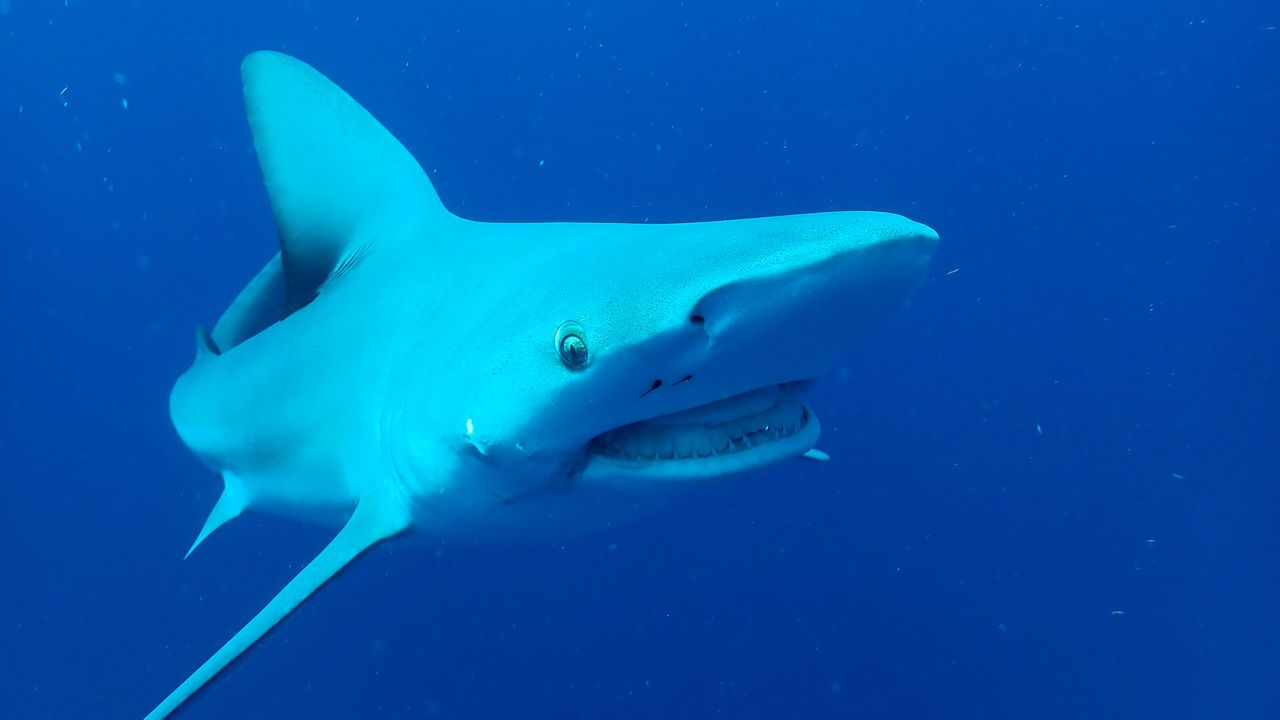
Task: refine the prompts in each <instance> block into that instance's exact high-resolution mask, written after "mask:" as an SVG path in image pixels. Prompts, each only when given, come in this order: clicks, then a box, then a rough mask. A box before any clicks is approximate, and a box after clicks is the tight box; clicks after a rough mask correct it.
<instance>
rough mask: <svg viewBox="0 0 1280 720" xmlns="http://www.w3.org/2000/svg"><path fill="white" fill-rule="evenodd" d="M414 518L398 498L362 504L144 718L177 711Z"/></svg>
mask: <svg viewBox="0 0 1280 720" xmlns="http://www.w3.org/2000/svg"><path fill="white" fill-rule="evenodd" d="M410 522H411V516H410V513H409V511H408V509H407V508H405V507H404V505H403V504H401V503H400V501H399V500H398V499H394V500H388V501H379V499H378V498H370V499H366V500H363V501H361V503H360V504H359V505H358V506H357V507H356V510H355V512H354V513H352V515H351V519H350V520H348V521H347V524H346V526H344V527H343V528H342V530H341V531H339V532H338V534H337V536H336V537H334V538H333V540H332V541H331V542H330V543H329V544H328V546H326V547H325V549H324V550H321V551H320V554H319V555H317V556H316V557H315V558H314V559H313V560H312V561H311V562H310V563H308V564H307V566H306V567H304V568H303V569H302V571H301V572H299V573H298V574H297V576H295V577H294V578H293V580H290V581H289V584H288V585H285V586H284V589H283V590H281V591H280V592H279V593H277V594H276V596H275V597H274V598H272V599H271V602H269V603H267V606H266V607H264V608H262V610H261V611H259V612H258V614H257V615H255V616H254V618H253V619H252V620H250V621H249V623H248V624H247V625H245V626H244V627H242V628H240V631H239V632H237V633H236V634H235V635H233V636H232V637H231V639H230V640H228V641H227V643H226V644H225V645H223V646H222V648H221V649H219V650H218V652H216V653H214V654H213V657H210V658H209V659H208V660H206V661H205V663H204V664H203V665H201V666H200V667H199V669H197V670H196V671H195V672H193V673H191V677H188V678H187V679H186V680H185V681H184V682H183V683H182V684H181V685H179V686H178V687H177V689H175V690H174V691H173V692H171V693H169V696H168V697H166V698H165V699H164V701H163V702H161V703H160V704H159V705H157V706H156V709H155V710H152V711H151V712H150V713H149V714H148V715H147V717H146V720H161V718H165V717H168V716H169V714H170V713H172V712H173V711H174V710H176V709H177V708H178V706H179V705H181V704H182V703H183V702H185V701H186V700H187V699H188V698H190V697H191V696H192V695H194V694H195V693H196V691H198V690H199V689H200V688H202V687H204V685H205V684H206V683H208V682H209V681H210V680H212V679H213V678H214V676H216V675H217V674H218V673H219V672H221V671H222V670H223V669H224V668H226V667H227V666H228V665H230V664H231V662H232V661H234V660H235V659H236V658H237V657H239V656H240V654H241V653H243V652H244V651H245V650H248V649H249V648H250V647H251V646H252V645H253V644H254V643H256V642H257V641H258V640H260V639H262V637H263V636H264V635H266V634H267V633H268V632H270V631H271V629H272V628H273V627H275V626H276V624H277V623H279V622H280V621H281V620H283V619H284V618H285V617H287V616H288V615H289V613H291V612H293V611H294V609H295V608H297V607H298V605H300V604H302V601H304V600H306V599H307V598H308V597H310V596H311V593H313V592H315V591H316V590H317V589H319V588H320V586H321V585H324V584H325V583H326V582H328V581H329V579H330V578H332V577H333V576H334V575H337V574H338V572H339V571H341V570H342V568H344V567H346V565H347V564H348V563H350V562H351V561H352V560H354V559H355V558H356V557H357V556H358V555H360V553H362V552H364V551H365V550H368V549H369V548H370V547H372V546H374V545H376V544H377V543H379V542H381V541H382V540H385V539H387V538H389V537H392V536H393V535H397V534H399V533H401V532H403V531H405V530H406V529H408V528H409V526H410Z"/></svg>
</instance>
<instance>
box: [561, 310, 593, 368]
mask: <svg viewBox="0 0 1280 720" xmlns="http://www.w3.org/2000/svg"><path fill="white" fill-rule="evenodd" d="M556 352H558V353H560V362H562V363H564V365H565V367H567V368H569V369H570V370H577V369H579V368H583V367H586V365H587V331H586V330H585V329H584V328H583V327H582V325H581V324H580V323H576V322H574V321H573V320H568V321H566V322H563V323H561V324H560V328H559V329H558V330H556Z"/></svg>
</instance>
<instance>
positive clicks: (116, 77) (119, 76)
mask: <svg viewBox="0 0 1280 720" xmlns="http://www.w3.org/2000/svg"><path fill="white" fill-rule="evenodd" d="M0 2H3V0H0ZM111 80H112V82H114V83H115V84H117V85H128V84H129V76H128V75H125V74H124V73H122V72H113V73H111Z"/></svg>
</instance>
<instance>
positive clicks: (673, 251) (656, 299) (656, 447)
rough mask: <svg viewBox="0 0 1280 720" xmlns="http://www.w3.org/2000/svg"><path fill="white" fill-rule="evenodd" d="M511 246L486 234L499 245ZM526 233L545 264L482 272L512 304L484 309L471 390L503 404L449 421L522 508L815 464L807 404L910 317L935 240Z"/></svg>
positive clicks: (907, 229) (834, 233) (814, 224)
mask: <svg viewBox="0 0 1280 720" xmlns="http://www.w3.org/2000/svg"><path fill="white" fill-rule="evenodd" d="M478 225H483V224H478ZM503 231H504V228H503V226H493V225H488V226H484V228H483V229H478V230H477V231H476V232H477V233H479V234H480V235H483V236H486V237H488V238H490V242H493V243H496V244H497V245H498V246H499V247H501V246H502V243H503V238H502V236H503ZM519 232H520V234H521V237H520V240H519V242H518V245H519V246H520V247H523V248H526V249H527V248H531V247H543V248H545V252H543V253H532V252H527V251H526V252H524V253H519V252H514V251H513V252H512V253H504V252H495V253H492V254H487V255H486V256H485V263H486V266H487V267H488V268H489V270H490V273H491V275H490V277H493V276H494V275H495V274H496V275H500V276H505V277H506V280H505V284H506V286H507V287H509V288H516V292H515V293H510V292H503V291H502V290H501V289H500V288H498V287H497V286H496V285H495V286H494V287H487V288H485V289H484V290H483V291H481V292H478V293H477V297H476V298H475V299H474V300H473V301H472V303H471V308H470V309H471V311H472V312H473V313H475V314H477V315H479V316H481V317H484V318H486V321H485V323H486V324H487V325H489V326H490V329H489V330H488V331H480V334H479V337H481V338H485V336H488V335H489V333H492V335H491V337H492V338H493V339H492V340H491V341H490V340H488V339H483V340H481V341H480V344H479V347H482V348H486V349H484V350H483V351H481V352H479V353H478V355H480V357H475V356H472V357H471V358H470V362H471V364H472V366H473V370H474V371H476V374H475V379H474V380H473V381H472V383H474V384H470V383H469V384H470V385H471V387H472V388H475V387H479V386H480V380H481V378H485V380H484V382H485V383H486V385H485V386H486V387H488V388H490V389H492V390H493V391H492V392H482V393H476V392H471V393H468V394H465V395H464V396H461V397H459V403H458V407H459V411H458V412H457V413H456V414H455V415H454V418H455V419H456V422H455V424H454V427H462V428H464V430H463V432H464V434H465V437H466V442H467V444H469V445H470V446H471V448H472V449H473V450H474V451H475V452H476V454H477V456H478V457H481V458H483V459H484V461H485V464H486V465H487V466H489V468H490V469H491V470H493V471H495V472H497V473H498V474H499V475H506V478H504V480H503V482H502V484H503V485H504V487H505V488H506V489H505V490H504V491H503V492H512V493H519V492H520V491H521V489H522V488H528V487H530V483H533V484H534V485H536V484H537V483H540V482H543V481H545V480H547V479H552V480H555V479H558V478H560V477H568V478H572V479H573V480H576V481H578V482H581V483H591V482H599V481H605V482H610V483H613V484H618V483H631V484H634V485H635V486H637V487H642V486H644V484H646V483H652V482H665V483H672V482H687V481H696V480H703V479H710V478H718V477H723V476H726V475H733V474H738V473H743V472H747V471H751V470H755V469H758V468H762V467H765V466H767V465H771V464H774V463H777V462H780V461H783V460H787V459H791V458H796V457H799V456H801V455H804V454H805V453H806V452H808V451H810V450H812V449H813V448H814V445H815V444H816V442H817V440H818V433H819V424H818V421H817V417H816V415H815V413H814V411H813V409H812V408H810V407H809V405H807V404H806V402H805V399H804V395H805V392H806V391H807V390H808V389H809V387H810V385H811V383H812V382H813V381H814V380H815V379H816V378H819V377H820V376H822V375H823V374H824V373H825V372H827V371H828V370H829V369H830V368H831V367H832V365H833V364H834V363H835V362H836V361H837V359H838V358H839V357H840V356H841V355H842V354H844V353H847V352H848V351H849V350H850V348H851V347H853V345H854V343H855V341H856V340H857V339H858V338H859V337H860V336H861V335H862V334H864V333H865V332H866V331H867V330H868V328H870V327H871V326H872V325H873V324H874V323H875V322H876V321H878V320H880V319H882V318H883V317H884V316H886V315H887V314H889V313H890V312H891V311H892V310H893V309H894V308H896V307H898V306H899V305H901V304H902V302H903V300H904V299H905V298H906V297H907V295H908V294H909V292H910V291H911V290H912V288H914V287H915V286H916V285H917V284H918V283H919V282H920V280H921V278H923V276H924V274H925V272H926V269H927V266H928V264H929V260H930V258H931V256H932V254H933V250H934V248H935V246H936V244H937V240H938V236H937V234H936V233H934V231H933V230H931V229H930V228H928V227H926V226H924V225H921V224H919V223H916V222H913V221H911V220H908V219H906V218H903V217H900V216H897V215H892V214H886V213H875V212H834V213H820V214H811V215H793V216H785V217H770V218H758V219H747V220H735V221H728V222H708V223H692V224H679V225H629V226H628V225H603V224H547V225H540V226H523V227H521V228H520V230H519ZM530 233H532V236H531V235H530ZM506 256H509V257H512V258H514V259H515V262H514V263H512V264H511V265H509V266H508V265H506V264H505V261H504V260H503V257H506ZM503 268H506V269H505V270H504V269H503ZM512 276H519V279H518V280H517V281H515V282H511V278H512ZM514 310H518V312H513V311H514ZM462 409H465V411H463V410H462ZM463 415H465V416H466V417H465V419H463V418H462V416H463ZM451 422H454V421H451ZM508 480H509V481H510V484H508V483H507V482H506V481H508Z"/></svg>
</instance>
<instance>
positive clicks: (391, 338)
mask: <svg viewBox="0 0 1280 720" xmlns="http://www.w3.org/2000/svg"><path fill="white" fill-rule="evenodd" d="M242 74H243V79H244V85H245V102H246V106H247V110H248V117H249V123H250V126H251V129H252V132H253V137H254V144H255V147H256V149H257V152H258V156H259V159H260V161H261V164H262V169H263V176H264V180H265V182H266V186H267V189H268V192H269V194H270V197H271V202H272V206H273V210H274V212H275V215H276V220H277V224H278V229H279V234H280V244H281V251H280V254H279V255H277V256H276V257H275V258H274V259H272V260H271V261H270V262H269V263H268V264H267V265H266V267H265V268H263V270H262V271H261V272H260V273H259V274H258V275H257V277H255V278H254V279H253V280H252V281H251V282H250V283H249V285H248V286H247V287H246V288H245V289H244V291H242V292H241V294H240V295H239V297H237V298H236V299H235V301H234V302H233V303H232V304H231V306H230V307H229V308H228V309H227V311H226V312H225V313H224V314H223V316H222V318H221V319H220V320H219V321H218V323H217V324H216V325H215V327H214V329H213V330H212V331H211V332H207V333H206V332H200V333H199V334H198V338H197V346H198V347H197V357H196V361H195V363H194V364H193V365H192V367H191V368H190V369H189V370H188V371H187V372H186V373H185V374H183V375H182V377H181V378H180V379H179V380H178V382H177V384H176V385H175V387H174V389H173V394H172V397H171V402H170V406H171V407H170V410H171V414H172V417H173V423H174V426H175V427H176V428H177V430H178V433H179V435H180V436H181V437H182V440H183V441H184V442H185V443H186V444H187V445H188V446H189V447H190V448H191V450H192V451H193V452H194V453H195V454H196V455H197V456H198V457H199V458H200V459H201V460H202V461H203V462H205V463H206V464H207V465H208V466H209V467H210V468H212V469H213V470H214V471H215V472H217V473H219V474H220V475H221V476H222V478H223V480H224V482H225V489H224V492H223V494H222V497H221V498H220V499H219V500H218V502H217V504H216V505H215V506H214V509H213V511H212V512H211V513H210V515H209V519H208V521H207V522H206V523H205V526H204V528H203V529H202V530H201V531H200V533H199V535H198V536H197V538H196V542H195V543H194V544H193V545H192V550H194V549H195V547H196V546H197V545H199V544H200V542H202V541H203V540H204V539H205V538H206V537H207V536H208V535H209V533H210V532H212V531H213V530H215V529H216V528H217V527H218V526H220V525H221V524H223V523H225V522H227V521H228V520H230V519H232V518H234V517H236V516H237V515H239V514H240V513H241V512H243V511H246V510H259V511H267V512H274V513H278V514H282V515H287V516H291V517H297V518H303V519H309V520H316V521H320V522H327V523H333V524H337V525H340V526H341V530H339V531H338V533H337V535H336V536H335V538H334V539H333V540H332V542H331V543H330V544H329V545H328V546H327V547H326V548H325V549H324V550H322V551H321V552H320V554H319V555H317V556H316V557H315V558H314V559H313V560H312V561H311V562H310V563H309V564H308V565H307V566H306V567H305V568H304V569H303V570H302V571H301V572H300V573H299V574H298V575H297V576H296V577H295V578H294V579H293V580H292V581H290V582H289V583H288V584H287V585H286V586H285V587H284V589H282V590H281V591H280V592H279V594H277V595H276V596H275V598H273V599H272V600H271V601H270V602H269V603H268V604H267V606H266V607H265V608H263V609H262V610H261V611H260V612H259V613H258V615H257V616H255V617H254V618H253V619H252V620H250V621H249V622H248V624H246V625H245V626H244V627H243V628H242V629H241V630H240V631H239V632H237V633H236V634H235V635H234V636H233V637H232V638H231V639H230V640H229V641H228V642H227V643H226V644H225V645H224V646H223V647H222V648H221V649H220V650H218V651H217V652H216V653H215V654H214V655H213V656H212V657H211V658H210V659H209V660H208V661H206V662H205V663H204V664H203V665H202V666H200V667H199V668H198V669H197V670H196V671H195V672H194V673H193V674H192V675H191V676H190V677H188V678H187V680H186V681H185V682H183V683H182V684H181V685H180V686H179V687H178V688H177V689H175V690H174V691H173V692H172V693H171V694H170V695H169V696H168V697H167V698H166V699H165V700H164V701H163V702H161V703H160V705H159V706H158V707H156V708H155V709H154V710H153V711H152V712H151V713H150V714H149V715H147V718H149V719H151V720H154V719H156V718H163V717H166V716H168V715H169V714H170V713H171V712H173V711H174V710H175V709H176V708H177V707H178V706H179V705H181V704H182V703H183V702H184V701H185V700H186V699H187V698H189V697H190V696H191V695H192V694H193V693H195V692H196V691H197V690H199V689H200V688H201V687H202V686H203V685H204V684H205V683H207V682H208V681H209V680H210V679H212V678H213V677H214V676H215V675H216V674H217V673H218V672H219V671H221V670H222V669H223V668H224V667H226V665H227V664H228V663H230V662H231V661H232V660H234V659H235V658H236V657H237V656H239V655H240V654H241V653H242V652H244V651H245V650H246V649H248V648H249V647H250V646H252V645H253V644H254V643H255V642H256V641H257V640H258V639H260V638H261V637H262V636H263V635H264V634H265V633H266V632H267V631H269V630H270V629H271V628H272V627H274V626H275V625H276V623H278V622H279V621H280V620H282V619H283V618H284V617H285V616H286V615H288V614H289V613H290V612H292V611H293V609H294V608H296V607H297V606H298V605H299V604H300V603H301V602H303V601H304V600H305V599H306V598H307V597H308V596H309V595H310V594H311V593H312V592H314V591H315V590H316V589H317V588H319V587H320V586H321V585H323V584H324V583H325V582H326V581H327V580H328V579H329V578H330V577H332V576H333V575H334V574H335V573H336V572H338V571H339V570H341V569H342V567H343V566H345V565H346V564H347V563H348V562H350V561H351V560H352V559H354V558H355V557H356V556H358V555H359V554H360V553H361V552H363V551H364V550H366V549H368V548H369V547H371V546H373V545H374V544H376V543H378V542H380V541H382V540H384V539H387V538H390V537H392V536H395V535H399V534H402V533H405V532H406V531H409V530H417V531H420V532H423V533H428V534H430V535H432V536H437V537H450V538H465V539H482V540H489V539H496V540H517V539H520V538H521V537H528V536H531V535H538V534H541V535H544V536H545V535H552V536H554V535H558V534H563V533H566V532H571V531H578V530H581V529H582V528H584V527H601V526H608V525H611V524H614V523H619V522H625V521H626V520H627V519H629V518H630V517H631V516H632V515H634V514H635V513H637V512H639V511H641V510H642V509H643V508H645V507H647V506H648V505H651V504H652V503H653V502H654V501H655V500H661V499H663V498H665V497H668V496H670V495H671V494H672V493H674V492H677V491H679V490H682V489H685V488H690V487H696V486H701V485H705V484H707V483H708V482H709V481H711V480H714V479H717V478H725V477H731V476H734V475H739V474H741V473H744V472H747V471H751V470H755V469H758V468H762V467H766V466H769V465H773V464H775V463H779V462H782V461H786V460H789V459H793V458H799V457H805V456H807V457H811V458H815V459H822V458H824V457H825V456H824V455H823V454H822V453H821V452H820V451H818V450H816V449H815V448H814V444H815V443H816V442H817V438H818V427H819V426H818V421H817V418H816V416H815V415H814V414H813V411H812V410H811V409H809V408H808V406H807V405H805V404H804V400H803V393H804V390H805V389H806V388H807V387H808V384H809V382H810V381H811V380H812V379H813V378H815V377H818V376H820V375H821V374H823V373H824V372H825V371H826V370H827V369H829V368H830V366H831V365H832V364H833V362H834V361H835V360H836V359H837V358H838V356H839V355H840V354H841V353H842V352H845V351H846V350H847V349H848V347H849V345H850V344H851V343H852V341H853V340H854V339H855V338H857V337H858V336H859V335H860V334H861V333H863V332H864V331H865V330H866V329H867V328H869V327H870V326H872V325H873V324H874V323H875V322H876V321H878V320H880V319H881V318H883V317H884V316H885V315H887V314H888V313H890V312H891V311H893V310H894V309H895V308H896V307H897V306H899V305H900V304H901V303H902V302H903V300H904V299H905V298H906V297H907V296H908V294H909V293H910V291H911V290H912V289H913V288H914V287H915V286H916V285H917V284H918V283H919V282H920V280H921V279H922V278H923V277H924V275H925V273H926V270H927V267H928V264H929V261H930V258H931V256H932V254H933V251H934V248H935V246H936V244H937V239H938V237H937V235H936V234H935V233H934V232H933V231H932V230H930V229H929V228H928V227H925V226H924V225H920V224H918V223H915V222H912V221H910V220H907V219H906V218H903V217H900V216H897V215H891V214H885V213H874V212H833V213H819V214H810V215H794V216H784V217H769V218H755V219H744V220H732V221H723V222H703V223H687V224H665V225H648V224H644V225H641V224H608V223H483V222H474V221H469V220H465V219H462V218H459V217H457V216H455V215H452V214H451V213H449V212H448V211H447V210H445V208H444V207H443V206H442V205H441V204H440V202H439V200H438V199H437V197H436V195H435V192H434V191H433V189H432V188H431V184H430V182H429V181H428V180H427V177H426V175H425V174H424V173H423V171H422V169H421V168H420V167H419V166H418V164H417V163H416V162H415V161H414V159H413V158H412V156H410V154H409V153H408V151H407V150H405V149H404V147H402V146H401V145H400V143H398V142H397V141H396V140H395V138H393V137H392V136H391V134H390V133H389V132H387V130H386V129H384V128H383V127H382V126H381V125H379V124H378V122H377V121H376V120H374V119H373V117H372V116H370V115H369V114H368V113H367V112H366V111H365V110H364V109H363V108H361V107H360V106H359V105H358V104H357V103H356V102H355V101H354V100H352V99H351V98H350V97H348V96H347V95H346V94H345V93H343V92H342V91H341V90H340V89H338V87H337V86H335V85H334V84H332V83H331V82H330V81H329V80H328V79H326V78H325V77H324V76H322V75H320V74H319V73H318V72H316V71H315V70H313V69H312V68H310V67H309V66H307V65H305V64H304V63H302V62H300V61H298V60H296V59H293V58H291V57H288V56H285V55H281V54H278V53H271V52H259V53H254V54H252V55H250V56H249V57H248V58H246V59H245V61H244V64H243V67H242ZM188 552H190V551H188Z"/></svg>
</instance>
